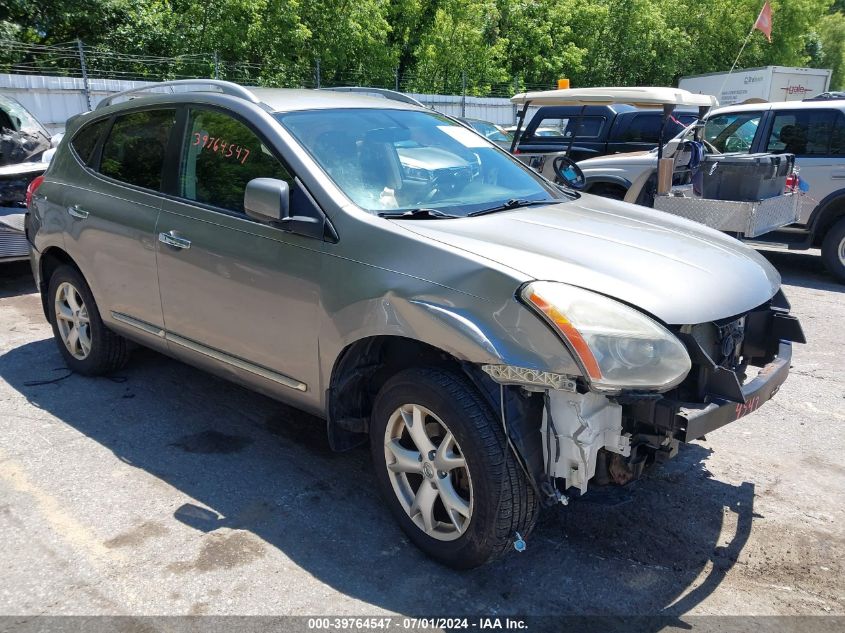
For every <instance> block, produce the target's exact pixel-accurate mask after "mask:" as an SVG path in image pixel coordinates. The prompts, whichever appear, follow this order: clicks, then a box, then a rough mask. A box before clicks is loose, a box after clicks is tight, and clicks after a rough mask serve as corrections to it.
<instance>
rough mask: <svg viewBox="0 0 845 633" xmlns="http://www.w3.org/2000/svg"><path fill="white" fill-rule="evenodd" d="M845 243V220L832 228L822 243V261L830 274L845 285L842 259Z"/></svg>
mask: <svg viewBox="0 0 845 633" xmlns="http://www.w3.org/2000/svg"><path fill="white" fill-rule="evenodd" d="M843 242H845V218H842V219H840V220H839V221H838V222H837V223H836V224H834V225H833V226H832V227H830V228H829V229H828V231H827V234H826V235H825V236H824V242H822V261H824V265H825V267H826V268H827V269H828V271H830V274H831V275H833V276H834V277H836V278H837V279H838V280H839V281H841V282H843V283H845V261H843V260H842V257H840V252H841V249H842V248H843Z"/></svg>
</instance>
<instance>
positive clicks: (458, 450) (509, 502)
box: [370, 369, 538, 569]
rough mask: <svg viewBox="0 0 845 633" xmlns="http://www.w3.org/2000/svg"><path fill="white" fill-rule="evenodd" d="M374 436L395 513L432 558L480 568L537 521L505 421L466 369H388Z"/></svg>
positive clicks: (382, 478)
mask: <svg viewBox="0 0 845 633" xmlns="http://www.w3.org/2000/svg"><path fill="white" fill-rule="evenodd" d="M370 440H371V442H370V443H371V450H372V455H373V461H374V464H375V468H376V472H377V476H378V482H379V487H380V488H381V492H382V494H383V495H384V497H385V499H386V501H387V503H388V505H389V506H390V510H391V512H392V513H393V515H394V516H395V518H396V519H397V521H398V522H399V525H400V526H401V527H402V529H403V530H404V531H405V533H406V534H407V535H408V537H409V538H410V539H411V541H412V542H413V543H414V544H415V545H417V546H418V547H419V548H420V549H422V550H423V551H424V552H426V553H427V554H428V555H429V556H431V557H433V558H435V559H437V560H438V561H440V562H442V563H444V564H446V565H449V566H450V567H456V568H461V569H466V568H470V567H476V566H478V565H481V564H483V563H484V562H486V561H487V560H490V559H492V558H496V557H498V556H500V555H502V554H503V553H504V552H506V551H507V550H508V548H509V546H510V544H511V543H512V542H513V540H514V538H515V534H516V533H517V532H519V533H520V534H521V535H522V536H525V535H526V534H527V533H528V532H529V531H530V530H531V528H532V527H533V525H534V522H535V520H536V516H537V511H538V504H537V499H536V497H535V495H534V490H533V489H532V488H531V486H530V485H529V483H528V481H527V479H526V478H525V475H524V473H523V471H522V470H521V468H520V466H519V464H518V463H517V461H516V458H515V457H514V455H513V453H512V452H511V449H510V447H509V446H508V444H507V442H506V439H505V436H504V432H503V431H502V427H501V424H500V423H499V422H498V420H497V419H496V417H495V416H494V415H493V413H492V411H491V410H490V407H489V406H488V405H487V404H486V402H484V401H483V400H482V399H481V397H480V396H479V395H478V393H477V392H476V391H475V389H474V388H473V387H472V385H471V384H470V383H469V382H468V381H467V380H466V379H465V378H463V377H462V376H460V375H458V374H455V373H452V372H449V371H444V370H440V369H409V370H405V371H403V372H401V373H399V374H397V375H396V376H394V377H393V378H392V379H390V380H389V381H387V383H386V384H385V385H384V387H383V388H382V390H381V391H380V392H379V395H378V397H377V400H376V403H375V408H374V411H373V416H372V424H371V429H370Z"/></svg>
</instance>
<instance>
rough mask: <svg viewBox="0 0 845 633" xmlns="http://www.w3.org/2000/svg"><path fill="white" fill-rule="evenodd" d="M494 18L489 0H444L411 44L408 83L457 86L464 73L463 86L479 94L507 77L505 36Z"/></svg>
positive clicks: (426, 87)
mask: <svg viewBox="0 0 845 633" xmlns="http://www.w3.org/2000/svg"><path fill="white" fill-rule="evenodd" d="M498 20H499V11H498V9H497V7H496V4H495V2H494V1H493V0H445V2H444V3H443V5H442V6H441V7H440V8H438V9H437V12H436V13H435V16H434V20H433V21H432V24H431V27H430V28H429V29H428V30H427V31H426V32H425V33H424V34H423V35H422V37H421V40H420V44H419V46H418V47H417V50H416V59H417V66H416V76H415V77H414V78H413V80H412V82H411V86H412V88H413V89H414V90H417V91H433V92H441V93H449V92H452V93H454V92H460V90H461V84H462V77H463V76H464V74H466V79H467V91H468V92H469V93H471V94H485V93H486V92H488V91H489V90H490V86H491V85H492V84H494V83H500V82H503V81H507V79H508V75H507V72H506V70H505V68H504V63H503V62H504V58H505V51H506V49H507V40H506V39H504V38H501V37H499V34H498Z"/></svg>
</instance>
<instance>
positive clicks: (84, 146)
mask: <svg viewBox="0 0 845 633" xmlns="http://www.w3.org/2000/svg"><path fill="white" fill-rule="evenodd" d="M108 121H109V120H108V119H102V120H100V121H94V122H93V123H88V124H87V125H83V126H82V128H81V129H80V130H79V131H78V132H77V133H76V134H74V136H73V139H72V140H71V142H70V146H71V147H72V148H73V151H74V152H76V155H77V156H78V157H79V160H81V161H82V162H83V163H85V164H86V165H88V164H90V161H91V158H92V157H93V154H94V148H95V147H96V146H97V141H99V140H100V136H101V135H102V134H103V132H104V131H105V129H106V124H107V123H108Z"/></svg>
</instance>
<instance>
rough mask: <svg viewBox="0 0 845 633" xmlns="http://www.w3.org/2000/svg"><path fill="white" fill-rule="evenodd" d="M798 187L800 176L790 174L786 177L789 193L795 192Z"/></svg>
mask: <svg viewBox="0 0 845 633" xmlns="http://www.w3.org/2000/svg"><path fill="white" fill-rule="evenodd" d="M797 186H798V175H797V174H789V175H788V176H787V177H786V189H787V191H793V190H794V189H795V188H796V187H797Z"/></svg>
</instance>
